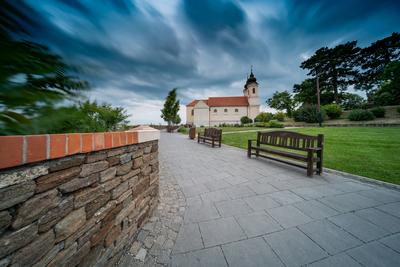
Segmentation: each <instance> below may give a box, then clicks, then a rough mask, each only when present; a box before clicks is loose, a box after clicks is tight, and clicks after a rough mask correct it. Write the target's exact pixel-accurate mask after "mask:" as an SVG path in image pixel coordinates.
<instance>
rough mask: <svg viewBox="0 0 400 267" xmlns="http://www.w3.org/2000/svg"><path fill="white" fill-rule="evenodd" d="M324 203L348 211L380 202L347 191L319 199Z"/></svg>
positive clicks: (372, 205) (338, 209)
mask: <svg viewBox="0 0 400 267" xmlns="http://www.w3.org/2000/svg"><path fill="white" fill-rule="evenodd" d="M319 201H321V202H322V203H324V204H325V205H327V206H329V207H331V208H333V209H335V210H337V211H341V212H349V211H353V210H359V209H364V208H369V207H374V206H377V205H379V204H380V202H377V201H376V200H373V199H370V198H367V197H364V196H361V195H359V194H357V193H348V194H342V195H336V196H329V197H324V198H321V199H319Z"/></svg>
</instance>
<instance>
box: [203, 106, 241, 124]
mask: <svg viewBox="0 0 400 267" xmlns="http://www.w3.org/2000/svg"><path fill="white" fill-rule="evenodd" d="M215 110H216V112H215ZM225 110H226V111H225ZM236 110H237V111H236ZM243 116H247V107H234V106H232V107H212V108H211V111H210V121H211V124H212V125H219V124H222V123H228V124H235V123H240V118H241V117H243Z"/></svg>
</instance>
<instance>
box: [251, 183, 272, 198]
mask: <svg viewBox="0 0 400 267" xmlns="http://www.w3.org/2000/svg"><path fill="white" fill-rule="evenodd" d="M247 186H248V187H249V188H250V189H251V190H253V191H254V192H255V193H256V194H259V195H262V194H267V193H272V192H276V191H278V189H276V188H275V187H273V186H272V185H270V184H268V183H259V182H251V183H248V184H247Z"/></svg>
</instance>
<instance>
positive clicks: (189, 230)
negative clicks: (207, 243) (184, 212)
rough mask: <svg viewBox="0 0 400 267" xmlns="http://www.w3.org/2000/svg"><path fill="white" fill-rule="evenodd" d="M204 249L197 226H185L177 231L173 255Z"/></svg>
mask: <svg viewBox="0 0 400 267" xmlns="http://www.w3.org/2000/svg"><path fill="white" fill-rule="evenodd" d="M201 248H204V246H203V242H202V239H201V235H200V230H199V226H198V225H197V224H194V223H193V224H185V225H183V226H182V228H181V229H180V231H179V234H178V238H177V239H176V243H175V246H174V248H173V253H174V254H175V253H182V252H188V251H191V250H197V249H201Z"/></svg>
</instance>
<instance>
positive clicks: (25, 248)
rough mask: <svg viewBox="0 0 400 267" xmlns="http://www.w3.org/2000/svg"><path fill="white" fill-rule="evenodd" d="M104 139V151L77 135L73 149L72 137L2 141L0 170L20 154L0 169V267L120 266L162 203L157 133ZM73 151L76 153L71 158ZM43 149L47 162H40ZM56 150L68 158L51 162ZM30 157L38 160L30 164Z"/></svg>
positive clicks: (146, 130)
mask: <svg viewBox="0 0 400 267" xmlns="http://www.w3.org/2000/svg"><path fill="white" fill-rule="evenodd" d="M102 134H103V138H100V139H99V138H98V139H99V140H102V141H101V142H100V143H99V144H100V145H97V144H98V143H96V139H95V135H94V134H89V135H90V137H84V136H87V135H86V134H78V135H79V138H77V139H75V140H74V142H75V141H77V140H78V141H77V142H76V143H75V144H74V145H71V143H69V141H71V140H72V139H68V136H67V135H62V136H65V138H66V139H65V140H64V141H63V142H61V143H60V142H59V143H57V142H56V143H51V140H53V139H52V138H53V137H54V136H55V135H54V136H53V135H45V136H29V137H0V153H2V156H0V161H1V163H0V168H1V167H4V165H5V163H4V161H2V158H4V154H3V153H6V154H7V151H6V150H5V147H7V148H8V149H10V147H12V146H13V145H14V146H15V147H14V148H13V149H15V150H18V149H20V150H18V151H15V150H13V151H9V153H11V154H12V155H19V154H22V157H21V161H18V160H14V161H12V163H10V162H11V161H8V162H7V164H6V165H7V167H8V168H7V169H3V170H0V266H94V265H96V266H111V265H113V263H115V262H116V261H117V260H118V259H119V257H120V256H121V254H122V253H123V251H124V248H125V247H126V245H128V244H129V243H130V241H132V240H133V239H134V238H135V235H136V233H137V231H138V229H139V228H140V226H141V225H142V224H143V222H144V221H145V220H146V219H147V218H148V217H149V216H150V215H151V213H152V211H153V209H154V208H155V207H156V205H157V202H158V196H159V193H158V186H159V175H158V172H159V164H158V138H159V132H158V131H157V130H154V129H152V128H146V127H141V128H138V129H135V130H134V131H133V132H129V133H128V132H121V133H113V134H112V137H114V136H116V137H117V139H115V141H110V143H109V144H108V146H107V145H106V142H105V133H102ZM100 135H101V134H100ZM129 136H132V138H131V139H129ZM12 138H14V141H15V140H19V139H20V138H22V140H23V142H22V145H21V146H19V144H18V142H14V143H12V142H10V140H11V139H12ZM42 138H44V139H45V140H46V141H45V142H43V140H41V141H40V142H41V143H40V144H39V143H35V145H34V146H31V149H30V150H29V149H27V145H28V147H29V144H30V143H29V142H30V140H40V139H42ZM124 138H125V139H124ZM26 141H28V144H26V143H27V142H26ZM87 142H90V144H88V143H87ZM68 143H69V144H68ZM32 144H33V143H32ZM69 145H70V147H71V148H74V146H75V149H74V150H73V152H74V153H72V154H73V155H69V156H66V155H68V154H69V153H71V150H70V151H69V152H68V147H69ZM43 146H46V147H45V148H44V151H46V154H45V159H46V160H43V158H42V157H43V155H42V156H41V157H36V156H37V155H36V153H42V152H40V151H43ZM56 146H62V147H59V149H58V150H60V151H62V153H61V152H60V153H59V154H58V155H59V156H58V157H56V158H54V159H52V158H51V155H52V154H51V151H53V150H54V149H55V148H56ZM55 150H57V149H55ZM27 152H29V153H30V154H29V155H26V153H27ZM24 153H25V155H24ZM63 153H64V155H63ZM60 155H61V156H60ZM28 158H29V159H35V158H36V159H37V158H39V160H34V162H35V163H30V164H24V163H25V162H28ZM13 165H18V166H13Z"/></svg>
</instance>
